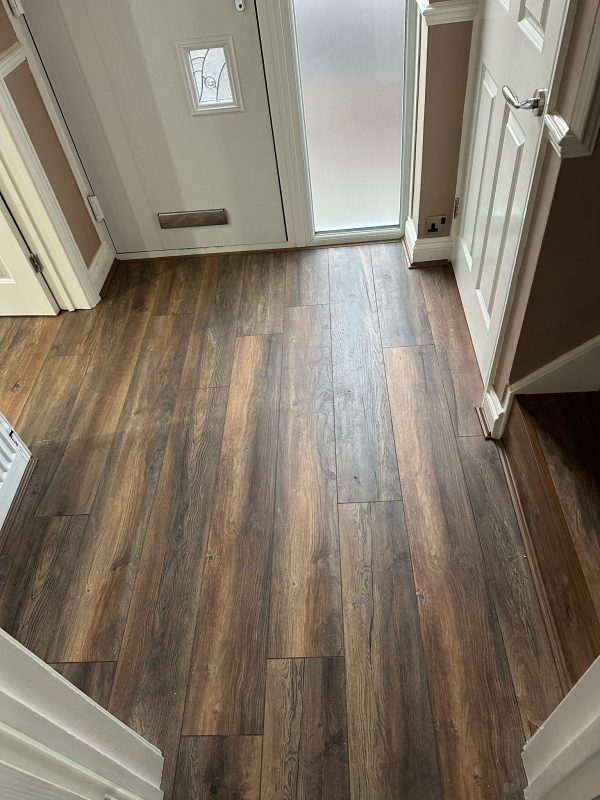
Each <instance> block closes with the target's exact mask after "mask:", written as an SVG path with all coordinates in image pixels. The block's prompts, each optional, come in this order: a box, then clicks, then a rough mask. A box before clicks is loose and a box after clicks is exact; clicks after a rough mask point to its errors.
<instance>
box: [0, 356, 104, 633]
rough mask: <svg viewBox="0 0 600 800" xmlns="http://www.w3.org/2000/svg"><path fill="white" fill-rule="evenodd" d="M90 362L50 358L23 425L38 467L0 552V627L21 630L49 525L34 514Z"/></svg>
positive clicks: (57, 458)
mask: <svg viewBox="0 0 600 800" xmlns="http://www.w3.org/2000/svg"><path fill="white" fill-rule="evenodd" d="M88 363H89V357H88V356H60V357H57V358H48V359H46V361H45V363H44V365H43V367H42V370H41V372H40V374H39V375H38V379H37V381H36V383H35V386H34V388H33V391H32V392H31V394H30V395H29V399H28V401H27V403H26V405H25V408H24V409H23V412H22V414H21V417H20V420H19V434H20V435H21V436H22V438H23V440H24V441H25V442H26V443H27V444H28V446H29V448H30V449H31V451H32V453H33V457H34V458H35V459H36V462H37V463H36V466H35V470H34V471H33V474H32V476H31V479H30V481H29V484H28V486H27V490H26V492H25V496H24V497H23V499H22V501H21V504H20V506H19V508H18V510H17V514H16V517H15V520H14V522H13V525H12V526H11V530H10V531H9V534H8V537H7V540H6V542H5V544H4V546H3V548H2V551H1V552H0V585H1V586H2V587H3V592H2V595H1V597H0V627H3V628H5V629H6V630H8V631H9V632H10V631H14V630H16V629H17V627H18V619H19V614H20V611H21V609H22V608H23V609H24V608H25V606H22V603H26V600H25V597H24V593H25V592H24V589H23V587H24V586H26V585H28V582H29V581H30V580H31V575H30V573H29V570H35V568H36V567H35V560H32V552H33V551H34V550H35V551H36V552H37V548H39V546H40V545H41V537H42V533H41V531H42V530H43V529H45V526H46V524H47V520H35V519H34V518H33V514H34V512H35V509H36V507H37V505H38V502H39V498H40V496H42V495H43V494H44V493H45V491H46V487H47V485H48V483H49V481H50V479H51V477H52V475H53V473H54V470H55V469H56V466H57V464H58V463H59V461H60V459H61V456H62V453H63V452H64V448H65V446H66V443H67V440H68V436H69V428H68V420H69V415H70V412H71V409H72V407H73V403H74V401H75V398H76V397H77V393H78V391H79V388H80V386H81V382H82V380H83V376H84V375H85V371H86V369H87V366H88ZM9 573H12V575H11V577H10V579H9V578H8V576H9Z"/></svg>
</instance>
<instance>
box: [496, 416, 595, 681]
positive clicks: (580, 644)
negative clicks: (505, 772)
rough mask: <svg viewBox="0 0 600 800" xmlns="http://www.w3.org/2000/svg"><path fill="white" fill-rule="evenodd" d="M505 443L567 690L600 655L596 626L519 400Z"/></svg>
mask: <svg viewBox="0 0 600 800" xmlns="http://www.w3.org/2000/svg"><path fill="white" fill-rule="evenodd" d="M503 442H504V447H505V449H506V453H507V455H508V460H509V462H510V466H511V469H512V473H513V477H514V480H515V484H516V489H517V492H518V495H519V500H520V502H521V505H522V507H523V512H524V515H525V520H526V523H527V526H528V529H529V530H528V533H529V539H530V541H531V545H532V547H533V555H534V557H535V559H536V562H537V566H538V568H539V571H540V574H541V579H542V583H543V587H541V589H542V591H544V592H545V595H546V598H547V601H548V606H549V609H550V614H551V618H552V621H553V625H554V628H555V630H556V634H557V637H558V641H559V645H560V650H561V651H562V657H563V658H564V665H565V670H564V672H565V675H564V679H565V684H566V685H565V687H564V688H566V689H569V688H570V686H572V685H573V684H574V683H576V681H578V680H579V678H580V677H581V676H582V675H583V673H584V672H585V671H586V669H587V668H588V667H589V666H590V664H591V663H592V662H593V661H594V660H595V659H596V658H597V657H598V654H599V653H600V623H599V621H598V616H597V614H596V610H595V608H594V603H593V600H592V596H591V594H590V591H589V587H588V585H587V582H586V580H585V575H584V573H583V570H582V567H581V563H580V561H579V557H578V555H577V551H576V549H575V545H574V543H573V539H572V537H571V533H570V531H569V527H568V525H567V522H566V520H565V516H564V512H563V510H562V507H561V505H560V502H559V499H558V496H557V494H556V489H555V487H554V483H553V481H552V477H551V475H550V471H549V469H548V464H547V462H546V460H545V457H544V453H543V451H542V448H541V445H540V442H539V439H538V436H537V431H536V428H535V425H534V423H533V420H532V419H531V416H530V415H529V413H528V411H527V409H526V408H525V407H524V406H523V405H522V404H521V402H520V400H516V401H515V402H514V403H513V407H512V409H511V413H510V416H509V419H508V424H507V426H506V429H505V433H504V438H503Z"/></svg>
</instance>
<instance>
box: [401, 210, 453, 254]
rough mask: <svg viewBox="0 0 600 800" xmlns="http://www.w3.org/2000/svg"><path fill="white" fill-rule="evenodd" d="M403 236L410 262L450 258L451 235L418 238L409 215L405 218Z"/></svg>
mask: <svg viewBox="0 0 600 800" xmlns="http://www.w3.org/2000/svg"><path fill="white" fill-rule="evenodd" d="M404 238H405V241H406V249H407V250H408V257H409V259H410V263H411V264H422V263H424V262H426V261H450V259H451V258H452V246H453V243H454V239H453V237H452V236H437V237H432V238H431V239H419V238H418V237H417V230H416V228H415V223H414V222H413V220H412V218H411V217H409V218H408V219H407V220H406V225H405V228H404Z"/></svg>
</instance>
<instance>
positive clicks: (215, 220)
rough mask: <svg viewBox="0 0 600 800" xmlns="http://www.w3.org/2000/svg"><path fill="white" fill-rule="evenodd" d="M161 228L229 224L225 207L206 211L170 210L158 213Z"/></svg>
mask: <svg viewBox="0 0 600 800" xmlns="http://www.w3.org/2000/svg"><path fill="white" fill-rule="evenodd" d="M158 221H159V223H160V227H161V228H202V227H205V226H207V225H227V211H226V210H225V209H224V208H208V209H205V210H204V211H169V212H166V213H163V214H159V215H158Z"/></svg>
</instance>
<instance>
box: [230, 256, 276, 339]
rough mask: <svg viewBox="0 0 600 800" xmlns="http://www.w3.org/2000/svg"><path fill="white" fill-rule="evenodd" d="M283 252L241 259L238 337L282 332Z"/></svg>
mask: <svg viewBox="0 0 600 800" xmlns="http://www.w3.org/2000/svg"><path fill="white" fill-rule="evenodd" d="M285 260H286V254H285V253H249V254H248V255H246V256H244V288H243V290H242V301H241V306H240V318H239V322H238V330H237V332H238V336H254V335H258V334H265V333H282V332H283V305H284V299H285V297H284V295H285Z"/></svg>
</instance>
